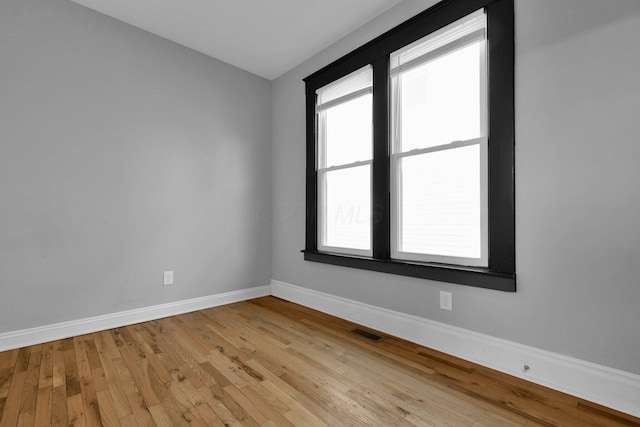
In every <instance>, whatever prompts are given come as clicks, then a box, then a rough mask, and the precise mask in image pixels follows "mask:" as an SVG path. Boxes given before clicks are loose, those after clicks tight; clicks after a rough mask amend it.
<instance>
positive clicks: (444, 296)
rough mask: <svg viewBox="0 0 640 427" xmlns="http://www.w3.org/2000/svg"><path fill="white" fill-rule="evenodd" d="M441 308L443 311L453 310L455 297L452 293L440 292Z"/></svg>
mask: <svg viewBox="0 0 640 427" xmlns="http://www.w3.org/2000/svg"><path fill="white" fill-rule="evenodd" d="M440 308H441V309H443V310H449V311H451V310H453V295H452V294H451V292H446V291H440Z"/></svg>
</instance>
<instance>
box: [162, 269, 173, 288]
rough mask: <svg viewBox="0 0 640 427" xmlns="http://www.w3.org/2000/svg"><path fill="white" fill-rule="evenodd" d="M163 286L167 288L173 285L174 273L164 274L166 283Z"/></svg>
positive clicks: (167, 272)
mask: <svg viewBox="0 0 640 427" xmlns="http://www.w3.org/2000/svg"><path fill="white" fill-rule="evenodd" d="M163 284H164V285H165V286H168V285H173V271H165V272H164V281H163Z"/></svg>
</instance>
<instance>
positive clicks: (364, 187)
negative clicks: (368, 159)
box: [321, 165, 371, 250]
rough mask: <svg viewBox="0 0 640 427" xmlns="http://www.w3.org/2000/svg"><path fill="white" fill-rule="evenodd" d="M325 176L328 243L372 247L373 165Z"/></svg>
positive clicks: (364, 248) (327, 173)
mask: <svg viewBox="0 0 640 427" xmlns="http://www.w3.org/2000/svg"><path fill="white" fill-rule="evenodd" d="M324 179H325V187H324V188H325V197H324V199H325V203H326V205H325V206H324V210H323V211H321V212H324V218H323V220H324V223H325V235H324V240H325V242H324V244H325V246H333V247H340V248H352V249H362V250H369V249H371V167H370V166H369V165H365V166H358V167H354V168H347V169H339V170H335V171H329V172H325V173H324ZM321 209H322V207H321Z"/></svg>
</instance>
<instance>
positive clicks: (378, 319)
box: [271, 280, 640, 417]
mask: <svg viewBox="0 0 640 427" xmlns="http://www.w3.org/2000/svg"><path fill="white" fill-rule="evenodd" d="M271 293H272V295H274V296H276V297H279V298H282V299H285V300H287V301H291V302H294V303H297V304H300V305H303V306H306V307H309V308H313V309H316V310H319V311H322V312H324V313H327V314H331V315H334V316H336V317H340V318H342V319H346V320H349V321H352V322H355V323H358V324H361V325H364V326H367V327H369V328H373V329H376V330H378V331H381V332H384V333H387V334H390V335H393V336H396V337H398V338H402V339H406V340H408V341H411V342H414V343H416V344H420V345H424V346H425V347H429V348H432V349H435V350H439V351H442V352H443V353H447V354H450V355H453V356H456V357H459V358H461V359H465V360H468V361H470V362H474V363H477V364H479V365H482V366H486V367H488V368H492V369H495V370H497V371H500V372H504V373H506V374H509V375H513V376H515V377H519V378H522V379H525V380H527V381H531V382H533V383H536V384H540V385H543V386H546V387H549V388H552V389H555V390H558V391H561V392H564V393H568V394H571V395H573V396H577V397H580V398H582V399H585V400H589V401H591V402H595V403H598V404H601V405H604V406H607V407H610V408H613V409H616V410H618V411H621V412H625V413H627V414H631V415H634V416H637V417H640V405H638V402H640V375H636V374H632V373H629V372H625V371H621V370H618V369H613V368H609V367H606V366H603V365H598V364H595V363H591V362H587V361H584V360H580V359H576V358H572V357H567V356H563V355H560V354H556V353H552V352H549V351H545V350H541V349H538V348H535V347H530V346H526V345H522V344H517V343H514V342H511V341H506V340H503V339H499V338H495V337H492V336H489V335H484V334H480V333H477V332H473V331H469V330H466V329H462V328H458V327H454V326H450V325H446V324H444V323H440V322H435V321H432V320H428V319H425V318H421V317H417V316H412V315H408V314H404V313H400V312H396V311H392V310H388V309H385V308H381V307H376V306H372V305H368V304H363V303H361V302H357V301H353V300H349V299H346V298H341V297H337V296H335V295H330V294H326V293H322V292H318V291H314V290H310V289H307V288H303V287H300V286H296V285H292V284H290V283H284V282H280V281H277V280H272V281H271ZM525 365H527V366H528V367H529V369H528V371H526V372H525V371H524V366H525Z"/></svg>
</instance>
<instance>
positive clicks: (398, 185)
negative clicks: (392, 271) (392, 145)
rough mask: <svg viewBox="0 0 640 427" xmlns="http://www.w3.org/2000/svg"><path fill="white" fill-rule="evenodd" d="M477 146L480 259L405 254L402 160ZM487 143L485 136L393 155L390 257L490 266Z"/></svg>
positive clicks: (413, 253) (414, 253) (407, 252)
mask: <svg viewBox="0 0 640 427" xmlns="http://www.w3.org/2000/svg"><path fill="white" fill-rule="evenodd" d="M473 145H478V146H479V147H480V177H479V178H480V182H479V186H480V257H479V258H468V257H456V256H446V255H437V254H428V253H416V252H409V251H403V250H401V249H400V248H401V247H402V241H401V240H402V227H403V223H402V218H403V212H402V200H401V198H402V195H403V191H402V170H401V166H400V164H401V160H402V159H406V158H411V157H414V156H422V155H428V154H430V153H437V152H441V151H446V150H455V149H456V148H462V147H469V146H473ZM487 145H488V141H487V138H486V137H481V138H476V139H471V140H468V141H456V142H453V143H450V144H442V145H439V146H435V147H427V148H424V149H420V150H411V151H407V152H403V153H394V154H392V155H391V258H392V259H397V260H407V261H420V262H435V263H443V264H453V265H461V266H473V267H486V266H488V263H489V205H488V157H487Z"/></svg>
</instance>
